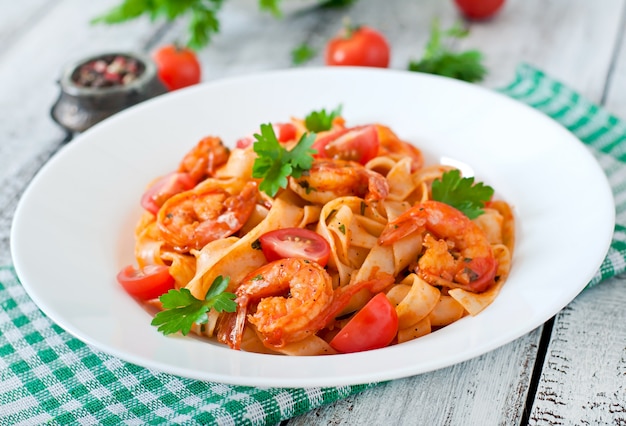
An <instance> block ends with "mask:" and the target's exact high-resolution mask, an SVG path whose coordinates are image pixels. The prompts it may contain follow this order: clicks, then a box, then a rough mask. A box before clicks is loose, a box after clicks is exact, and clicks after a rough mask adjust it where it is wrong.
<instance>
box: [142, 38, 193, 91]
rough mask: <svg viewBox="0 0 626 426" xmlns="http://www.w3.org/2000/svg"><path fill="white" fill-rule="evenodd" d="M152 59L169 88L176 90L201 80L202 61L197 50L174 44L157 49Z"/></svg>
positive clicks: (161, 78)
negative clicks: (196, 52)
mask: <svg viewBox="0 0 626 426" xmlns="http://www.w3.org/2000/svg"><path fill="white" fill-rule="evenodd" d="M152 59H154V62H155V63H156V67H157V74H158V76H159V79H160V80H161V81H162V82H163V84H164V85H165V87H167V90H170V91H171V90H176V89H181V88H183V87H187V86H191V85H192V84H197V83H199V82H200V76H201V69H200V62H199V61H198V57H197V56H196V54H195V52H194V51H193V50H191V49H188V48H185V47H178V46H175V45H173V44H168V45H166V46H163V47H160V48H159V49H157V50H156V51H155V52H154V53H153V55H152Z"/></svg>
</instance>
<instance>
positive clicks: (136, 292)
mask: <svg viewBox="0 0 626 426" xmlns="http://www.w3.org/2000/svg"><path fill="white" fill-rule="evenodd" d="M117 282H119V283H120V284H121V285H122V287H124V290H126V292H127V293H128V294H130V295H131V296H133V297H137V298H138V299H141V300H150V299H154V298H157V297H159V296H161V295H162V294H164V293H167V292H168V291H169V290H171V289H173V288H174V278H173V277H172V276H171V275H170V273H169V268H168V267H167V266H165V265H148V266H145V267H144V268H143V269H137V268H135V267H134V266H132V265H129V266H127V267H125V268H123V269H122V270H121V271H120V272H119V273H118V274H117Z"/></svg>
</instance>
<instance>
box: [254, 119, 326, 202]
mask: <svg viewBox="0 0 626 426" xmlns="http://www.w3.org/2000/svg"><path fill="white" fill-rule="evenodd" d="M254 137H255V139H256V142H255V143H254V145H253V146H252V148H253V149H254V152H256V153H257V155H258V157H257V158H256V159H255V160H254V164H253V165H252V177H254V178H262V179H263V181H262V182H261V184H260V185H259V189H260V190H261V191H263V192H265V193H266V194H268V195H269V196H270V197H273V196H274V195H276V193H277V192H278V190H279V189H280V188H286V187H287V178H288V177H289V176H293V177H296V178H298V177H300V176H301V175H302V173H303V172H305V171H307V170H309V169H310V168H311V165H312V164H313V154H315V153H316V152H317V151H316V150H314V149H311V146H312V145H313V142H315V133H305V134H304V135H302V137H301V138H300V140H299V141H298V143H297V144H296V146H294V147H293V148H292V149H291V151H288V150H287V149H286V148H284V147H283V146H282V145H281V144H280V143H279V142H278V139H276V134H275V133H274V128H273V127H272V125H271V124H262V125H261V134H255V135H254Z"/></svg>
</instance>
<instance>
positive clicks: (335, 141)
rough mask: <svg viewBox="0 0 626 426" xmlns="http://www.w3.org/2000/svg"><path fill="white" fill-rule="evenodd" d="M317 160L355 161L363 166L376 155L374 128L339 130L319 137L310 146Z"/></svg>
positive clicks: (375, 132)
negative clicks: (314, 151)
mask: <svg viewBox="0 0 626 426" xmlns="http://www.w3.org/2000/svg"><path fill="white" fill-rule="evenodd" d="M312 148H313V149H316V150H317V154H315V155H316V156H317V157H319V158H334V159H338V160H348V161H356V162H357V163H361V164H365V163H367V162H368V161H370V160H371V159H372V158H374V157H376V155H377V154H378V148H379V141H378V131H377V130H376V126H358V127H351V128H349V129H340V130H336V131H334V132H330V133H328V134H326V135H323V136H320V138H318V139H317V140H316V141H315V143H314V144H313V146H312Z"/></svg>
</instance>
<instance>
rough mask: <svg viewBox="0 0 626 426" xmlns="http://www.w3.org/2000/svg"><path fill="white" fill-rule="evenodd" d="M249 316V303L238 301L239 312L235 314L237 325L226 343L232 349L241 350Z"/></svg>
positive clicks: (235, 324)
mask: <svg viewBox="0 0 626 426" xmlns="http://www.w3.org/2000/svg"><path fill="white" fill-rule="evenodd" d="M247 316H248V301H247V300H240V299H237V312H236V314H235V323H234V325H233V327H232V329H231V330H230V334H229V336H228V339H227V341H226V343H228V346H230V347H231V348H232V349H236V350H239V349H241V339H242V336H243V330H244V327H245V325H246V317H247Z"/></svg>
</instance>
